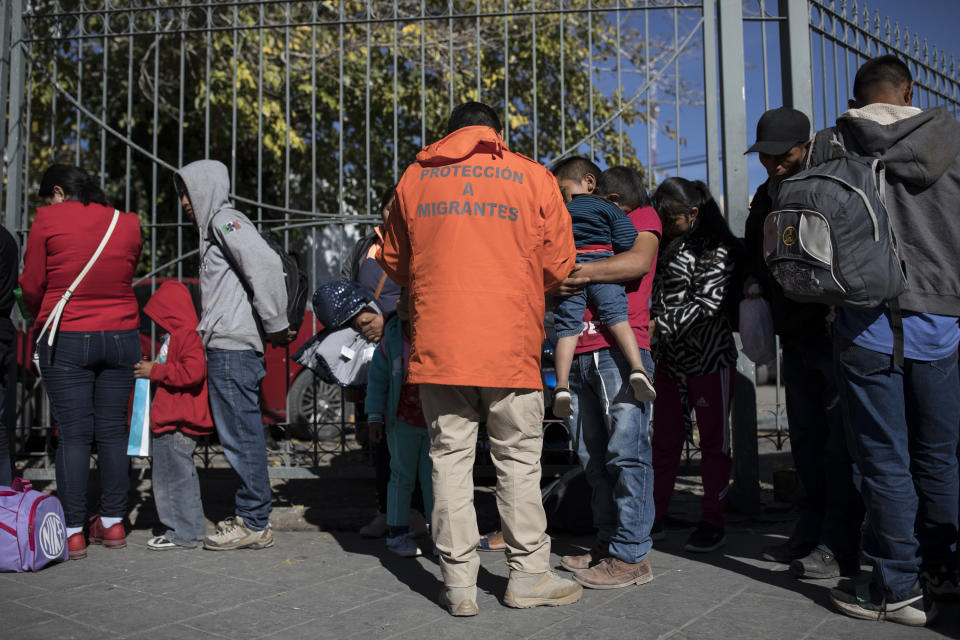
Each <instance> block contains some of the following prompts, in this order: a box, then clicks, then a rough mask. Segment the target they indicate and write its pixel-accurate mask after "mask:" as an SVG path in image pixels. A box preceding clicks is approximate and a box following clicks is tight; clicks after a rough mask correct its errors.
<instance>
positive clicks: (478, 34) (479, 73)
mask: <svg viewBox="0 0 960 640" xmlns="http://www.w3.org/2000/svg"><path fill="white" fill-rule="evenodd" d="M476 23H477V102H481V101H482V98H481V97H480V96H481V93H482V92H481V90H480V76H481V72H480V62H481V60H483V50H482V49H481V48H480V0H477V13H476Z"/></svg>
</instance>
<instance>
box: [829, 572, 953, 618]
mask: <svg viewBox="0 0 960 640" xmlns="http://www.w3.org/2000/svg"><path fill="white" fill-rule="evenodd" d="M830 601H831V602H832V603H833V605H834V606H835V607H836V608H837V610H838V611H839V612H840V613H842V614H844V615H848V616H850V617H851V618H859V619H861V620H877V621H880V620H889V621H890V622H899V623H900V624H906V625H909V626H911V627H922V626H924V625H926V624H928V623H929V622H930V621H932V620H933V619H934V618H935V617H936V615H937V609H936V606H935V605H934V604H933V601H932V600H930V599H929V598H925V597H924V596H923V591H922V590H921V589H920V583H919V582H917V583H916V584H914V585H913V588H912V589H911V590H910V594H909V595H908V596H907V597H905V598H904V599H902V600H897V601H891V600H887V598H886V596H885V595H884V594H883V593H882V591H881V588H880V587H878V586H877V585H875V584H874V583H873V582H868V583H854V582H853V581H852V580H848V581H846V582H845V583H842V584H840V585H838V586H837V588H836V589H831V590H830Z"/></svg>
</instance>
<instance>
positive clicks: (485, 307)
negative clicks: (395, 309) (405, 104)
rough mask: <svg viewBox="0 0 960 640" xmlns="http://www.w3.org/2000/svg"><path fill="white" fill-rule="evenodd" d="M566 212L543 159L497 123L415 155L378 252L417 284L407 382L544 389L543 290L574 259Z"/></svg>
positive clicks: (400, 279) (403, 278) (400, 276)
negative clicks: (503, 135)
mask: <svg viewBox="0 0 960 640" xmlns="http://www.w3.org/2000/svg"><path fill="white" fill-rule="evenodd" d="M575 257H576V249H575V247H574V244H573V230H572V227H571V222H570V214H569V213H567V209H566V207H565V206H564V204H563V198H562V197H561V195H560V190H559V188H558V187H557V181H556V179H554V177H553V174H551V173H550V172H549V171H548V170H547V169H546V168H544V167H543V166H542V165H540V164H538V163H536V162H534V161H533V160H531V159H529V158H526V157H524V156H522V155H519V154H516V153H513V152H511V151H510V150H509V149H507V147H506V145H505V144H504V143H503V140H501V139H500V136H498V135H497V133H496V132H495V131H494V130H493V129H491V128H490V127H480V126H476V127H465V128H463V129H459V130H457V131H454V132H453V133H451V134H450V135H448V136H447V137H446V138H444V139H443V140H440V141H439V142H437V143H434V144H432V145H430V146H429V147H426V148H425V149H424V150H423V151H421V152H420V153H418V154H417V162H415V163H414V164H412V165H410V166H409V167H408V168H407V170H406V172H405V173H404V174H403V177H402V178H401V179H400V182H399V184H398V185H397V197H396V200H395V201H394V205H393V209H392V211H391V213H390V217H389V218H388V220H387V224H386V229H385V234H384V243H383V248H382V249H381V250H380V252H379V253H378V256H377V259H378V261H379V262H380V264H381V266H383V269H384V270H385V271H386V272H387V274H388V275H389V276H390V278H391V280H393V281H394V282H397V283H399V284H401V285H404V286H408V287H409V289H410V315H411V327H412V348H411V353H410V369H409V379H408V381H409V382H411V383H414V384H422V383H427V384H447V385H463V386H476V387H505V388H512V389H540V388H541V387H542V382H541V377H540V351H541V345H542V343H543V339H544V332H543V313H544V293H545V292H546V291H548V290H550V289H552V288H553V287H555V286H556V285H557V284H559V283H560V282H561V281H562V280H563V279H564V278H566V277H567V276H568V275H569V274H570V272H571V271H572V270H573V267H574V265H575Z"/></svg>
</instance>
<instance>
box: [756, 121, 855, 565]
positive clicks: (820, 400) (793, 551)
mask: <svg viewBox="0 0 960 640" xmlns="http://www.w3.org/2000/svg"><path fill="white" fill-rule="evenodd" d="M818 137H819V136H818ZM811 142H812V141H811V140H810V120H809V119H807V116H806V115H804V114H803V113H802V112H800V111H797V110H795V109H790V108H787V107H781V108H780V109H771V110H770V111H767V112H766V113H764V114H763V116H762V117H761V118H760V121H759V122H758V123H757V141H756V143H755V144H754V145H753V146H752V147H750V149H749V150H748V151H747V152H748V153H750V152H757V153H759V154H760V163H761V164H762V165H763V166H764V168H765V169H766V170H767V175H768V176H769V179H768V180H767V181H766V182H764V183H763V184H762V185H760V188H759V189H757V192H756V193H755V194H754V196H753V200H752V201H751V203H750V215H749V217H748V218H747V223H746V233H745V238H744V240H745V242H746V247H747V260H748V267H747V268H748V272H749V274H750V275H749V276H748V277H747V280H746V282H745V285H744V295H745V296H747V297H756V296H763V297H764V298H765V299H766V300H767V301H768V302H769V303H770V307H771V311H772V315H773V325H774V330H775V331H776V333H777V335H778V336H780V346H781V348H782V350H783V380H784V388H785V390H786V396H787V419H788V420H789V424H790V451H791V453H792V454H793V462H794V465H795V466H796V468H797V474H798V475H799V477H800V483H801V484H802V485H803V490H804V494H805V499H804V502H803V504H802V505H801V512H800V519H799V521H798V522H797V524H796V526H795V527H794V530H793V534H792V535H791V536H790V538H789V539H788V540H787V541H786V542H784V543H782V544H779V545H776V546H771V547H767V548H766V549H764V550H763V557H764V558H765V559H767V560H770V561H772V562H782V563H786V564H789V565H790V571H791V573H793V574H794V575H796V576H797V577H801V578H824V579H826V578H835V577H837V576H838V575H841V574H843V575H850V574H855V573H858V572H859V570H860V569H859V567H860V561H859V551H860V523H861V521H862V520H863V503H862V502H861V500H860V496H859V494H857V490H856V488H855V487H854V485H853V469H852V465H851V461H850V454H849V453H848V451H847V446H846V443H845V442H844V437H843V425H842V422H841V416H840V406H839V398H838V391H837V380H836V373H835V371H834V366H833V344H832V339H831V337H830V323H829V321H828V319H827V318H828V313H829V309H828V308H827V307H826V306H824V305H821V304H805V303H800V302H794V301H792V300H789V299H788V298H787V297H786V296H785V295H784V294H783V289H782V288H781V287H780V285H779V284H777V282H776V280H774V279H773V275H772V274H771V273H770V270H769V269H768V268H767V265H766V262H765V261H764V257H763V222H764V220H765V219H766V217H767V214H769V213H770V211H771V209H772V208H773V198H774V196H775V195H776V190H777V188H778V186H779V185H780V183H781V182H782V181H783V180H785V179H787V178H789V177H790V176H793V175H795V174H797V173H798V172H800V171H801V170H802V169H803V168H804V167H805V165H806V163H807V158H808V155H809V153H810V147H811Z"/></svg>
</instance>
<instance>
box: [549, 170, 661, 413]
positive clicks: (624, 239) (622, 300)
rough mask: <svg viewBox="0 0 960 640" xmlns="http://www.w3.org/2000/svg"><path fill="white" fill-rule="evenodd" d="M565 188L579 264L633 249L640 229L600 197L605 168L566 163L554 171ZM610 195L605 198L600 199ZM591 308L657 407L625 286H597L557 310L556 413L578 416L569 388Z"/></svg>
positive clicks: (639, 388)
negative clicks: (599, 185) (585, 317)
mask: <svg viewBox="0 0 960 640" xmlns="http://www.w3.org/2000/svg"><path fill="white" fill-rule="evenodd" d="M553 173H554V176H556V178H557V182H558V183H559V184H560V187H561V192H562V193H563V199H564V201H565V202H566V203H567V210H568V211H569V212H570V216H571V217H572V218H573V240H574V243H575V244H576V247H577V262H578V263H583V262H595V261H597V260H604V259H606V258H609V257H611V256H612V255H613V254H614V253H621V252H623V251H627V250H629V249H630V248H631V247H632V246H633V243H634V241H635V240H636V238H637V230H636V228H635V227H634V226H633V223H632V222H630V219H629V218H628V217H627V215H626V213H624V212H623V211H622V210H621V209H620V207H618V206H617V205H616V204H615V203H613V202H611V201H610V200H607V199H605V198H602V197H599V196H598V195H594V191H595V190H596V188H597V178H598V176H599V175H600V169H599V168H598V167H597V166H596V165H595V164H594V163H593V162H591V161H590V160H587V159H586V158H579V157H574V158H570V159H568V160H565V161H562V162H561V163H559V164H558V165H557V166H555V167H554V169H553ZM600 195H604V194H600ZM587 304H590V305H591V306H592V307H593V308H595V309H596V311H597V314H598V315H599V318H600V322H601V323H602V324H603V325H604V326H606V328H607V329H608V330H609V331H610V334H611V335H612V336H613V339H614V341H615V343H616V345H617V347H618V348H619V349H620V351H621V352H623V355H624V357H626V359H627V362H628V363H629V365H630V386H631V387H632V388H633V394H634V397H635V398H636V399H637V400H638V401H640V402H651V401H653V399H654V398H656V396H657V394H656V391H655V390H654V388H653V384H652V382H651V381H650V376H649V375H648V374H647V372H646V370H645V369H644V368H643V362H642V361H641V359H640V347H639V345H638V344H637V337H636V335H635V334H634V332H633V329H632V328H631V327H630V323H629V322H628V312H629V308H628V305H627V295H626V292H625V291H624V287H623V284H617V283H600V282H594V283H590V284H587V286H586V287H584V290H583V291H582V292H581V293H578V294H574V295H571V296H568V297H566V298H563V299H561V300H560V301H559V302H558V303H557V305H556V308H555V310H554V327H555V328H556V331H557V348H556V351H555V354H554V357H555V366H556V373H557V386H556V390H555V392H554V396H553V414H554V415H555V416H557V417H558V418H565V417H567V416H569V415H571V414H572V413H573V406H572V398H571V396H570V389H569V377H570V367H571V366H572V365H573V356H574V352H575V351H576V348H577V339H578V337H579V336H580V333H581V332H582V331H583V327H584V323H583V315H584V312H585V311H586V307H587Z"/></svg>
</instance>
